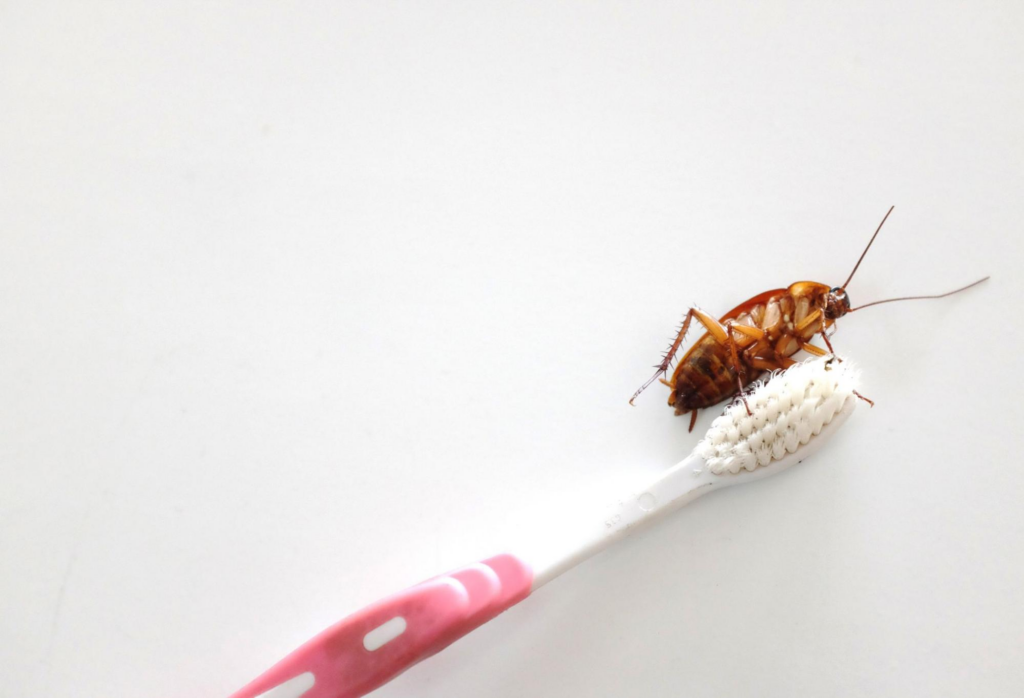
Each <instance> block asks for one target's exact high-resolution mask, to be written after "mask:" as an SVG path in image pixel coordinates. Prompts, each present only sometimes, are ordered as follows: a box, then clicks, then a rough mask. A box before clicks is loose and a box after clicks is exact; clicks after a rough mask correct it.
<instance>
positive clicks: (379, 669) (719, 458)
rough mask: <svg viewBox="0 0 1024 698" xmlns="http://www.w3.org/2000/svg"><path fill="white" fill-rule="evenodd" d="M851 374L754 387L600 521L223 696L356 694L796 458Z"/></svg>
mask: <svg viewBox="0 0 1024 698" xmlns="http://www.w3.org/2000/svg"><path fill="white" fill-rule="evenodd" d="M856 382H857V376H856V372H855V371H854V369H852V368H851V367H850V364H849V363H848V362H842V361H838V360H836V359H834V358H833V357H823V358H815V359H810V360H808V361H805V362H803V363H798V364H795V365H794V366H792V367H791V368H789V369H787V370H786V371H784V372H782V373H779V374H776V375H775V376H774V377H773V378H772V379H771V380H770V381H768V382H767V383H761V384H758V385H757V387H756V388H755V389H754V390H753V392H752V393H750V394H748V395H747V400H746V402H747V405H748V406H749V408H750V411H751V412H752V414H748V413H747V408H746V407H745V406H744V405H743V403H742V402H740V403H736V404H733V405H731V406H730V407H728V408H727V409H726V410H725V412H724V414H722V416H720V417H718V418H717V419H715V420H714V422H713V423H712V425H711V428H710V429H709V430H708V432H707V434H706V435H705V436H704V438H703V439H702V440H701V441H700V443H698V444H697V447H696V448H695V449H694V451H693V453H692V454H691V455H690V456H689V457H688V458H686V459H685V460H683V461H682V462H680V463H679V464H677V465H675V466H674V467H672V468H670V469H669V470H667V471H666V472H664V473H662V474H661V475H659V476H658V477H657V478H655V479H654V480H653V481H652V482H650V483H649V484H648V485H647V487H644V488H642V489H640V490H638V492H637V493H636V494H634V495H632V496H630V497H627V498H625V499H623V500H621V501H619V502H618V503H617V504H615V505H614V506H612V507H611V508H610V510H609V511H608V512H607V513H606V514H605V515H604V516H603V517H601V518H600V519H596V520H595V521H594V522H592V523H591V524H590V525H589V526H586V525H584V526H583V527H582V528H581V529H580V530H579V531H575V532H566V535H565V536H558V537H555V536H551V535H550V533H548V534H547V535H545V536H544V537H543V538H542V540H541V542H540V544H538V545H535V546H532V549H530V547H531V546H527V547H526V548H524V550H523V551H522V554H516V555H512V554H503V555H497V556H495V557H491V558H488V559H486V560H482V561H481V562H477V563H474V564H471V565H467V566H465V567H462V568H459V569H457V570H454V571H452V572H448V573H447V574H443V575H441V576H439V577H434V578H433V579H429V580H427V581H425V582H422V583H420V584H417V585H416V586H413V587H410V588H409V589H406V590H405V591H402V592H399V593H397V594H394V595H392V596H390V597H388V598H385V599H383V600H381V601H378V602H377V603H375V604H372V605H370V606H367V607H366V608H364V609H362V610H361V611H357V612H356V613H354V614H352V615H350V616H349V617H347V618H345V619H344V620H342V621H340V622H339V623H337V624H336V625H334V626H333V627H331V628H328V629H327V630H325V631H324V632H322V633H321V634H320V635H318V636H317V637H315V638H313V639H312V640H310V641H309V642H307V643H306V644H305V645H303V646H302V647H300V648H299V649H297V650H295V651H294V652H292V654H290V655H289V656H287V657H286V658H285V659H283V660H281V661H280V662H279V663H278V664H276V665H275V666H274V667H272V668H271V669H269V670H268V671H267V672H266V673H264V674H263V675H261V676H260V677H259V678H257V679H256V680H254V681H253V682H251V683H250V684H248V685H247V686H246V687H245V688H243V689H241V690H240V691H238V692H237V693H234V694H233V695H232V696H231V698H356V697H357V696H362V695H365V694H367V693H369V692H370V691H372V690H374V689H375V688H378V687H380V686H382V685H383V684H385V683H387V682H388V681H390V680H391V679H393V678H394V677H396V676H398V675H399V674H400V673H402V672H403V671H405V670H406V669H408V668H409V667H411V666H413V665H414V664H416V663H417V662H419V661H422V660H423V659H426V658H427V657H430V656H431V655H433V654H436V653H437V652H439V651H440V650H442V649H444V648H445V647H447V646H448V645H450V644H451V643H452V642H454V641H455V640H457V639H458V638H460V637H462V636H463V635H466V634H467V633H469V632H470V631H471V630H473V629H475V628H477V627H479V626H480V625H482V624H483V623H485V622H487V621H489V620H491V619H492V618H494V617H495V616H497V615H498V614H500V613H501V612H502V611H505V610H506V609H508V608H510V607H511V606H513V605H515V604H517V603H519V602H520V601H522V600H523V599H525V598H526V597H527V596H528V595H529V594H531V593H533V592H535V591H536V590H537V589H539V588H540V587H542V586H544V585H545V584H547V583H548V582H550V581H551V580H552V579H554V578H555V577H557V576H558V575H560V574H562V573H563V572H565V571H567V570H569V569H571V568H573V567H575V566H576V565H578V564H580V563H581V562H583V561H584V560H586V559H587V558H589V557H591V556H593V555H596V554H597V553H598V552H600V551H602V550H604V549H605V548H607V547H608V546H610V545H611V544H612V543H614V542H616V541H618V540H620V539H622V538H624V537H626V536H627V535H629V534H630V533H632V532H633V531H635V530H637V529H638V528H640V527H641V526H646V525H649V524H651V523H653V522H654V521H657V520H660V519H661V518H663V517H665V516H666V515H668V514H670V513H671V512H673V511H675V510H676V509H678V508H679V507H681V506H683V505H685V504H688V503H689V502H691V501H693V500H694V499H696V498H697V497H700V496H701V495H703V494H706V493H708V492H711V491H712V490H716V489H721V488H723V487H728V486H730V485H740V484H743V483H747V482H751V481H753V480H758V479H760V478H763V477H767V476H769V475H774V474H776V473H780V472H782V471H783V470H786V469H787V468H789V467H791V466H793V465H795V464H797V463H799V462H801V461H803V460H804V459H805V458H807V457H808V456H809V455H811V454H812V453H813V451H815V450H816V449H817V448H819V447H820V446H821V444H822V443H823V442H824V441H825V439H826V438H827V437H828V436H829V435H831V434H832V433H834V432H835V431H836V429H838V428H839V426H840V425H841V424H842V423H843V422H844V421H845V420H846V418H847V417H848V416H849V415H850V413H851V412H852V411H853V409H854V407H855V405H856V403H857V399H856V397H855V396H854V390H855V388H856Z"/></svg>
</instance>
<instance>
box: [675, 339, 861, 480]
mask: <svg viewBox="0 0 1024 698" xmlns="http://www.w3.org/2000/svg"><path fill="white" fill-rule="evenodd" d="M857 378H858V374H857V371H856V369H854V368H853V367H852V366H851V365H850V363H849V362H848V361H841V360H839V359H837V358H835V357H832V356H827V357H822V358H815V359H809V360H807V361H804V362H802V363H799V364H795V365H794V366H792V367H790V368H788V369H786V370H785V371H781V372H778V373H775V374H773V375H772V376H771V378H770V380H768V381H764V382H759V383H757V384H755V387H754V389H753V391H752V392H751V393H749V394H748V395H747V396H746V402H747V405H749V407H750V411H751V412H752V414H747V408H746V407H745V406H744V404H743V402H742V401H741V402H736V403H734V404H732V405H731V406H729V407H728V408H726V410H725V413H724V414H722V416H720V417H718V418H717V419H715V421H714V422H712V424H711V428H710V429H709V430H708V432H707V434H706V435H705V436H704V439H703V440H701V442H700V443H699V444H697V448H696V449H695V453H696V454H697V455H698V456H700V457H701V458H703V459H704V461H705V463H706V465H707V470H708V471H710V472H711V473H712V474H713V475H723V476H729V475H738V474H744V475H745V474H753V473H754V471H759V472H758V474H759V475H760V474H765V475H767V474H769V473H768V472H764V473H761V472H760V471H762V470H770V471H771V472H772V473H774V472H778V471H779V470H782V469H784V468H786V467H789V466H790V465H793V464H794V463H796V462H799V461H800V460H802V459H803V458H804V457H806V455H807V454H808V453H809V449H810V447H811V446H812V445H816V444H812V443H810V442H812V440H813V441H820V439H815V438H814V437H816V436H818V434H819V433H820V432H821V431H822V429H825V428H826V427H828V426H829V425H830V424H831V425H836V426H837V425H838V422H841V421H843V420H844V419H845V418H846V417H847V416H848V415H849V413H850V412H851V411H852V410H853V407H854V405H855V404H856V403H857V398H856V396H855V395H854V390H855V389H856V387H857ZM830 431H831V430H830ZM769 466H771V467H770V468H769Z"/></svg>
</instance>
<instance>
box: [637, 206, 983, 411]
mask: <svg viewBox="0 0 1024 698" xmlns="http://www.w3.org/2000/svg"><path fill="white" fill-rule="evenodd" d="M894 208H895V206H892V207H890V208H889V210H888V212H886V214H885V216H884V217H883V218H882V222H881V223H879V224H878V228H877V229H876V230H875V234H874V235H872V236H871V239H870V240H869V241H868V244H867V247H865V248H864V251H863V252H862V253H861V255H860V258H859V259H858V260H857V263H856V264H855V265H854V266H853V271H851V272H850V276H849V277H848V278H847V279H846V282H845V283H844V284H843V285H842V286H829V285H828V284H822V283H818V282H816V281H798V282H796V283H795V284H792V285H790V286H788V287H787V288H776V289H773V290H771V291H765V292H764V293H759V294H758V295H756V296H754V297H753V298H750V299H748V300H746V301H744V302H743V303H740V304H739V305H738V306H736V307H735V308H733V309H732V310H730V311H729V312H728V313H726V314H725V315H723V316H722V317H721V318H720V319H718V320H716V319H715V318H714V317H712V316H710V315H708V314H707V313H705V312H704V311H702V310H700V309H698V308H696V307H693V308H690V310H689V311H687V313H686V317H685V318H684V319H683V324H682V325H681V326H680V327H679V332H678V333H677V334H676V337H675V339H674V340H673V342H672V344H671V345H670V346H669V348H668V351H666V352H665V356H664V358H663V359H662V361H661V363H660V364H658V365H657V366H656V367H655V368H656V369H657V370H656V371H655V373H654V375H653V376H651V377H650V379H648V381H647V382H646V383H644V384H643V385H642V386H640V388H639V389H638V390H637V391H636V392H635V393H633V397H631V398H630V399H629V404H631V405H632V404H633V401H634V400H636V398H637V396H639V395H640V393H642V392H643V391H644V390H646V389H647V387H648V386H649V385H650V384H651V383H653V382H654V381H655V380H659V379H660V380H661V382H662V383H664V384H665V385H667V386H668V387H669V388H670V389H671V391H672V392H671V393H670V394H669V398H668V404H669V406H670V407H674V408H675V411H676V415H684V414H686V413H690V415H691V416H690V431H693V425H694V424H695V423H696V422H697V411H698V410H701V409H703V408H705V407H710V406H712V405H716V404H718V403H719V402H722V401H723V400H728V399H729V398H732V397H734V396H736V395H739V396H740V397H741V398H742V396H743V394H744V389H745V388H746V386H747V385H749V384H750V383H752V382H753V381H755V380H757V379H758V378H759V377H760V376H761V374H763V373H764V372H765V371H775V370H778V369H784V368H788V367H789V366H791V365H793V364H794V363H796V362H795V361H794V360H793V358H792V356H793V355H794V354H796V353H797V352H799V351H801V350H802V351H805V352H807V353H809V354H813V355H815V356H827V355H829V354H832V355H835V351H834V350H833V348H832V342H831V341H830V340H829V338H830V337H831V336H832V335H833V334H834V333H835V330H836V320H838V319H839V318H841V317H843V316H844V315H846V314H847V313H853V312H856V311H858V310H863V309H864V308H868V307H871V306H873V305H879V304H881V303H894V302H896V301H909V300H923V299H927V298H945V297H946V296H951V295H953V294H954V293H959V292H960V291H966V290H967V289H969V288H971V287H972V286H977V285H978V284H980V283H981V282H982V281H985V280H986V279H988V278H989V277H987V276H986V277H985V278H983V279H979V280H977V281H975V282H974V283H971V284H968V285H966V286H964V287H962V288H958V289H956V290H953V291H949V292H947V293H940V294H937V295H932V296H904V297H901V298H888V299H886V300H881V301H874V302H872V303H866V304H865V305H861V306H857V307H851V305H850V296H849V295H848V294H847V293H846V287H847V286H849V285H850V282H851V281H852V280H853V275H854V274H856V273H857V268H858V267H860V263H861V262H862V261H864V256H865V255H866V254H867V253H868V250H870V249H871V245H872V243H874V241H875V238H876V237H878V233H879V232H880V231H881V230H882V226H883V225H885V221H886V219H888V218H889V214H890V213H892V211H893V209H894ZM694 318H696V319H697V322H699V323H700V324H701V325H703V326H704V329H706V330H707V332H705V333H704V335H703V336H702V337H701V338H700V339H698V340H697V341H696V342H695V343H694V345H693V346H692V347H690V349H689V351H687V352H686V354H684V355H683V358H682V360H681V361H680V362H679V363H678V364H677V365H676V367H675V370H674V371H673V372H672V378H671V379H670V380H665V379H664V378H662V376H664V375H665V374H666V373H667V372H668V370H669V368H670V367H671V365H672V361H673V359H674V358H675V355H676V352H678V351H679V347H680V345H682V343H683V339H684V338H685V337H686V333H687V331H688V330H689V329H690V322H691V321H692V320H693V319H694ZM815 335H821V338H822V340H824V342H825V346H826V347H828V349H827V350H826V349H823V348H821V347H819V346H817V345H814V344H811V340H812V339H813V338H814V336H815ZM858 397H862V396H858ZM862 399H865V400H866V398H863V397H862ZM868 402H870V400H868ZM747 411H748V412H749V411H750V410H749V407H748V408H747Z"/></svg>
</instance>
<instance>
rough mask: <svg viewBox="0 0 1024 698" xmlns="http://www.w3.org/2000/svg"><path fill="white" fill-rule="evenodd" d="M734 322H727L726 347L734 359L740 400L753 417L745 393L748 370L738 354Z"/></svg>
mask: <svg viewBox="0 0 1024 698" xmlns="http://www.w3.org/2000/svg"><path fill="white" fill-rule="evenodd" d="M733 327H735V326H734V325H733V322H732V320H726V322H725V346H726V347H727V348H728V349H729V355H730V357H731V358H732V367H733V370H735V371H736V390H738V391H739V394H740V398H741V399H742V400H743V407H744V408H746V410H747V416H748V417H751V416H753V414H754V413H753V412H751V411H750V405H748V404H747V396H746V395H745V394H744V392H743V379H744V378H746V376H747V371H746V369H744V368H743V364H741V363H740V357H739V354H737V353H736V341H735V340H734V339H733V338H732V331H733Z"/></svg>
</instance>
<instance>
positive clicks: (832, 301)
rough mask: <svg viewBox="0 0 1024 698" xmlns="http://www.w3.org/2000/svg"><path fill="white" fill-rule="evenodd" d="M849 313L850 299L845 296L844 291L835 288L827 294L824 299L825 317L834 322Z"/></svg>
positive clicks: (841, 288)
mask: <svg viewBox="0 0 1024 698" xmlns="http://www.w3.org/2000/svg"><path fill="white" fill-rule="evenodd" d="M848 312H850V297H849V296H848V295H846V289H845V288H843V287H842V286H836V287H835V288H833V289H832V290H830V291H829V292H828V296H826V298H825V317H826V318H828V319H829V320H835V319H836V318H840V317H842V316H844V315H846V314H847V313H848Z"/></svg>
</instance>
